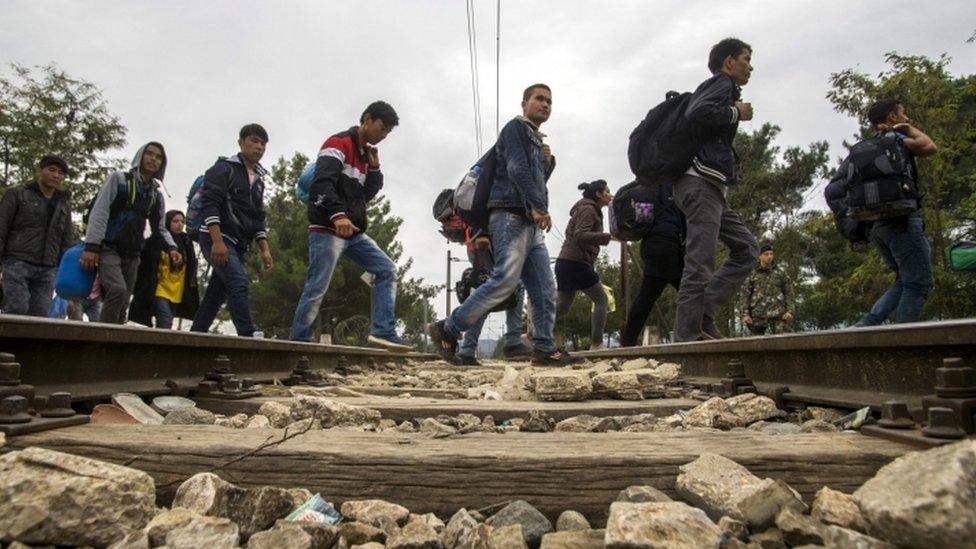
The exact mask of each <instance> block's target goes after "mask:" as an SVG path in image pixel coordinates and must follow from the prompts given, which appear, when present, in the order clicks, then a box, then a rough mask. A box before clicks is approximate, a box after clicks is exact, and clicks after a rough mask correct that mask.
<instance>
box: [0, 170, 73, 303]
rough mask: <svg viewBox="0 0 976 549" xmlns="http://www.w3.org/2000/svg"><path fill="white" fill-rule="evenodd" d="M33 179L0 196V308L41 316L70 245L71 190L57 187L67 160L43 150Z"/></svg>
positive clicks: (51, 295) (49, 300)
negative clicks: (0, 283)
mask: <svg viewBox="0 0 976 549" xmlns="http://www.w3.org/2000/svg"><path fill="white" fill-rule="evenodd" d="M34 174H35V179H34V181H33V182H31V183H28V184H26V185H24V186H22V187H16V188H12V189H8V190H7V192H6V193H4V195H3V199H2V200H0V258H2V260H3V312H4V313H7V314H14V315H31V316H41V317H43V316H47V314H48V311H49V310H50V308H51V299H52V298H53V296H54V283H55V277H56V276H57V273H58V262H59V261H60V260H61V256H62V255H63V254H64V252H65V250H67V249H68V247H70V246H71V241H72V239H73V237H72V229H71V204H70V200H71V194H70V193H69V192H68V191H63V190H61V183H62V182H63V181H64V178H65V176H66V175H67V174H68V163H67V162H65V161H64V160H63V159H61V158H60V157H58V156H54V155H46V156H44V157H42V158H41V161H40V162H39V163H38V164H37V168H36V169H35V170H34Z"/></svg>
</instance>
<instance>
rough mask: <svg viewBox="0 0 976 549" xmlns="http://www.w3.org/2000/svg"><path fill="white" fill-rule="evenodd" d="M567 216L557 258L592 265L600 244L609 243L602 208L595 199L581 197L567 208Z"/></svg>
mask: <svg viewBox="0 0 976 549" xmlns="http://www.w3.org/2000/svg"><path fill="white" fill-rule="evenodd" d="M569 216H570V217H569V224H568V225H566V240H565V241H563V247H562V249H560V250H559V259H567V260H569V261H578V262H580V263H586V264H587V265H590V266H593V265H594V264H595V263H596V258H597V257H598V256H599V255H600V246H606V245H607V244H609V243H610V233H605V232H603V211H602V208H601V206H600V204H598V203H597V201H596V200H593V199H590V198H581V199H580V200H579V201H577V202H576V204H575V205H574V206H573V208H572V209H571V210H569Z"/></svg>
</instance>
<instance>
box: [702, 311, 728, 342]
mask: <svg viewBox="0 0 976 549" xmlns="http://www.w3.org/2000/svg"><path fill="white" fill-rule="evenodd" d="M701 336H702V337H701V339H703V340H706V341H707V340H710V339H725V336H724V335H722V332H720V331H718V326H716V325H715V321H714V320H712V319H711V318H710V317H707V316H706V317H702V325H701Z"/></svg>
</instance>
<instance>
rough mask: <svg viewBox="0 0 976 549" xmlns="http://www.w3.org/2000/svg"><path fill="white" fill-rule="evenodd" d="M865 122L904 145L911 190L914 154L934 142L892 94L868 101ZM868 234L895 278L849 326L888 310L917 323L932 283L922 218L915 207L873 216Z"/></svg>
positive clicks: (870, 322) (872, 322)
mask: <svg viewBox="0 0 976 549" xmlns="http://www.w3.org/2000/svg"><path fill="white" fill-rule="evenodd" d="M868 121H869V122H870V123H871V124H872V125H873V126H874V128H875V129H876V130H877V131H878V132H879V136H885V137H892V138H894V139H897V141H898V142H899V143H900V144H901V145H904V154H905V155H907V159H908V162H907V170H908V173H907V174H906V175H907V176H908V177H909V178H910V179H911V181H912V183H913V186H914V188H915V189H916V190H917V189H918V188H919V187H918V170H917V169H916V168H915V161H914V158H915V157H924V156H931V155H933V154H935V152H936V150H937V148H936V146H935V143H934V142H933V141H932V139H931V138H930V137H929V136H927V135H925V134H924V133H922V132H921V131H920V130H919V129H918V128H916V127H914V126H912V121H911V119H909V118H908V115H907V114H906V112H905V106H904V105H902V104H901V103H900V102H899V101H897V100H894V99H885V100H882V101H878V102H877V103H875V104H874V105H872V106H871V107H870V108H869V109H868ZM846 162H847V161H846V160H845V164H842V165H841V167H840V169H839V170H838V174H842V173H846V172H847V166H846ZM916 204H917V207H918V208H920V207H921V202H920V200H919V199H916ZM868 237H869V238H870V240H871V244H873V245H874V248H875V249H876V250H878V253H879V254H881V259H883V260H884V262H885V265H887V266H888V268H889V269H891V270H892V271H893V272H894V273H895V282H894V284H892V285H891V288H889V289H888V291H887V292H885V293H884V295H882V296H881V297H880V298H879V299H878V301H877V302H875V304H874V306H873V307H871V311H870V312H868V314H866V315H864V316H863V317H862V318H861V320H859V321H858V322H857V324H855V326H876V325H878V324H881V323H882V322H884V321H885V319H886V318H888V316H890V315H891V313H892V312H895V322H897V323H902V322H918V321H919V320H920V319H921V318H922V309H923V308H924V307H925V300H926V299H927V298H928V295H929V292H931V291H932V286H933V285H934V278H933V275H932V249H931V247H930V246H929V241H928V239H927V238H926V237H925V222H924V221H923V220H922V216H921V214H920V213H919V212H918V210H917V209H916V210H915V211H913V212H911V213H909V214H907V215H903V216H900V217H895V218H891V219H882V220H880V221H874V222H872V223H871V229H870V231H869V233H868Z"/></svg>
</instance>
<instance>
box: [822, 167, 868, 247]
mask: <svg viewBox="0 0 976 549" xmlns="http://www.w3.org/2000/svg"><path fill="white" fill-rule="evenodd" d="M824 198H825V199H826V200H827V206H828V207H829V208H830V211H831V213H833V214H834V225H836V226H837V231H838V232H840V234H841V236H843V237H844V238H846V239H847V241H848V242H850V243H851V244H860V243H862V242H868V228H869V227H868V222H867V221H858V220H856V219H853V218H851V217H849V216H848V207H847V176H846V175H845V174H840V173H838V174H837V175H835V176H834V178H833V179H831V180H830V183H828V184H827V188H826V189H824Z"/></svg>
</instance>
